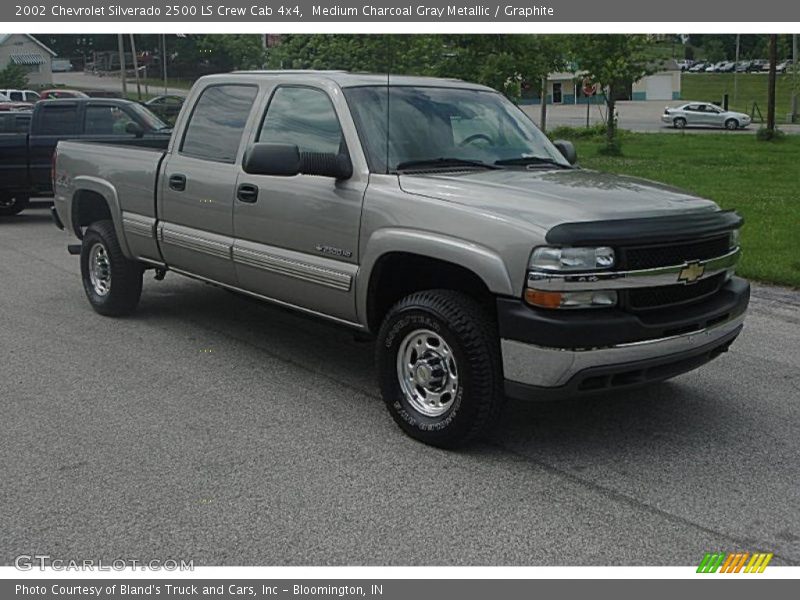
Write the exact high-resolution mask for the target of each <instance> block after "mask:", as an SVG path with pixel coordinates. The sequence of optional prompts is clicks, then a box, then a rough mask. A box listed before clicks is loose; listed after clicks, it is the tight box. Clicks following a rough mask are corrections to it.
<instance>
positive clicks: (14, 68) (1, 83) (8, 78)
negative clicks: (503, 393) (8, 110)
mask: <svg viewBox="0 0 800 600" xmlns="http://www.w3.org/2000/svg"><path fill="white" fill-rule="evenodd" d="M26 87H28V74H27V73H26V72H25V69H23V68H22V67H21V66H19V65H15V64H9V65H8V66H7V67H6V68H5V69H3V70H1V71H0V88H4V89H16V90H24V89H25V88H26Z"/></svg>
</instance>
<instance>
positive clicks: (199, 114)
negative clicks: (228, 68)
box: [179, 84, 258, 163]
mask: <svg viewBox="0 0 800 600" xmlns="http://www.w3.org/2000/svg"><path fill="white" fill-rule="evenodd" d="M257 95H258V87H257V86H254V85H247V84H222V85H211V86H209V87H207V88H206V89H204V90H203V91H202V92H201V94H200V97H199V98H198V100H197V102H196V103H195V105H194V107H193V108H192V113H191V115H190V116H189V122H188V124H187V125H186V129H185V131H184V134H183V139H182V140H181V145H180V149H179V152H180V153H181V154H183V155H185V156H190V157H192V158H200V159H204V160H211V161H216V162H224V163H233V162H235V161H236V154H237V152H238V151H239V144H240V143H241V140H242V135H243V134H244V129H245V125H246V124H247V119H248V117H249V116H250V111H251V110H252V108H253V103H254V102H255V99H256V96H257Z"/></svg>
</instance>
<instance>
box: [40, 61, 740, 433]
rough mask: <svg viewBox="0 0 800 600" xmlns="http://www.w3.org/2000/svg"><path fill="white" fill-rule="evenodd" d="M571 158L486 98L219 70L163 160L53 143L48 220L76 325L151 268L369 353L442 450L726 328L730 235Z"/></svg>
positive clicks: (413, 422)
mask: <svg viewBox="0 0 800 600" xmlns="http://www.w3.org/2000/svg"><path fill="white" fill-rule="evenodd" d="M575 161H576V157H575V151H574V149H573V148H572V146H571V145H570V144H569V143H568V142H555V143H551V142H550V141H549V140H548V139H547V137H546V136H545V135H543V134H542V133H541V132H540V131H539V130H538V129H537V128H536V127H535V126H534V125H533V123H532V122H531V121H530V120H529V119H528V118H527V117H526V116H525V115H524V113H522V112H521V111H520V110H519V109H518V108H517V107H515V106H514V105H513V104H512V103H510V102H509V101H508V100H506V99H505V98H504V97H503V96H502V95H501V94H498V93H497V92H495V91H493V90H491V89H489V88H486V87H483V86H479V85H473V84H470V83H465V82H461V81H455V80H441V79H428V78H417V77H400V76H398V77H391V79H390V80H389V85H387V78H386V76H385V75H363V74H351V73H345V72H313V71H304V72H300V71H295V72H292V71H277V72H266V71H261V72H240V73H232V74H227V75H212V76H208V77H203V78H202V79H200V80H198V82H197V83H196V84H195V86H194V88H193V89H192V91H191V93H190V95H189V98H188V99H187V102H186V104H185V105H184V109H183V110H182V111H181V113H180V115H179V117H178V120H177V123H176V126H175V130H174V133H173V135H172V138H171V141H170V144H169V148H168V149H167V151H166V152H161V151H156V150H153V149H148V148H137V147H123V146H114V145H107V144H102V145H99V144H93V143H85V142H62V143H60V144H59V146H58V149H57V158H56V163H55V171H54V179H55V207H56V211H57V212H56V213H54V216H55V219H56V222H57V224H59V225H61V226H62V227H64V228H65V229H66V230H67V231H69V232H70V236H72V235H74V236H77V238H79V239H80V245H78V244H77V243H72V244H68V247H69V248H70V249H71V251H72V252H73V253H78V252H79V253H80V261H81V273H82V278H83V285H84V288H85V291H86V295H87V296H88V298H89V302H90V303H91V305H92V306H93V307H94V308H95V310H96V311H97V312H99V313H101V314H104V315H111V316H117V315H124V314H127V313H130V312H131V311H132V310H134V308H135V307H136V305H137V303H138V301H139V297H140V294H141V290H142V275H143V271H144V270H145V269H148V268H152V269H156V271H157V276H163V274H164V273H165V272H166V271H167V270H170V271H174V272H176V273H181V274H184V275H188V276H191V277H194V278H197V279H200V280H203V281H207V282H211V283H213V284H216V285H220V286H224V287H226V288H229V289H231V290H234V291H238V292H243V293H246V294H250V295H252V296H255V297H257V298H262V299H265V300H269V301H273V302H277V303H279V304H281V305H284V306H289V307H292V308H295V309H298V310H301V311H304V312H306V313H309V314H312V315H316V316H318V317H322V318H326V319H331V320H333V321H336V322H338V323H341V324H344V325H346V326H349V327H352V328H353V329H355V330H360V331H362V332H364V333H367V334H371V335H374V336H375V338H376V342H375V347H376V350H375V352H376V364H377V371H378V377H379V383H380V389H381V393H382V395H383V398H384V399H385V402H386V405H387V407H388V410H389V412H390V413H391V415H392V416H393V417H394V419H395V421H396V422H397V423H398V425H399V426H400V427H401V428H402V429H403V430H405V431H406V432H407V433H408V434H409V435H411V436H413V437H415V438H417V439H419V440H422V441H424V442H426V443H429V444H433V445H437V446H442V447H454V446H458V445H461V444H464V443H465V442H467V441H468V440H470V439H472V438H474V437H475V436H476V435H477V434H479V433H480V432H481V431H483V430H484V429H485V428H486V427H487V425H488V424H489V423H491V421H492V419H493V418H494V417H495V416H496V415H497V413H498V411H499V410H500V407H501V405H502V402H503V399H504V398H505V397H506V396H511V397H517V398H546V397H553V396H556V397H557V396H561V395H573V394H581V393H585V392H597V391H599V390H614V389H619V388H624V387H628V386H634V385H641V384H644V383H648V382H652V381H658V380H663V379H666V378H669V377H672V376H674V375H677V374H679V373H683V372H685V371H688V370H690V369H693V368H695V367H697V366H699V365H701V364H703V363H705V362H707V361H709V360H711V359H713V358H714V357H716V356H717V355H719V354H720V353H722V352H724V351H725V350H727V349H728V347H729V346H730V344H731V343H732V342H733V340H734V339H735V338H736V336H737V335H738V334H739V332H740V331H741V329H742V323H743V319H744V313H745V310H746V307H747V304H748V300H749V291H750V290H749V284H748V283H747V282H746V281H744V280H743V279H740V278H738V277H735V276H734V275H733V272H734V268H735V265H736V262H737V260H738V258H739V252H740V250H739V244H738V235H737V234H738V230H739V228H740V226H741V224H742V220H741V218H740V217H739V216H738V215H737V214H736V213H735V212H732V211H723V210H720V209H719V207H718V206H717V205H716V204H714V202H712V201H710V200H706V199H702V198H698V197H696V196H693V195H690V194H688V193H685V192H682V191H680V190H677V189H674V188H670V187H667V186H664V185H660V184H657V183H653V182H648V181H642V180H637V179H633V178H629V177H620V176H612V175H608V174H602V173H598V172H593V171H589V170H584V169H581V168H578V167H576V166H575V165H574V163H575ZM62 224H63V225H62Z"/></svg>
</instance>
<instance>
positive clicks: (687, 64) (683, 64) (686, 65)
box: [676, 58, 695, 71]
mask: <svg viewBox="0 0 800 600" xmlns="http://www.w3.org/2000/svg"><path fill="white" fill-rule="evenodd" d="M676 64H677V65H678V66H679V67H680V69H681V71H688V70H689V69H690V68H691V67H692V66H693V65H694V64H695V63H694V61H693V60H690V59H688V58H687V59H685V60H679V61H677V62H676Z"/></svg>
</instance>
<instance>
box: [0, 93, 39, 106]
mask: <svg viewBox="0 0 800 600" xmlns="http://www.w3.org/2000/svg"><path fill="white" fill-rule="evenodd" d="M0 94H3V95H4V96H6V97H8V98H9V99H10V100H11V101H12V102H27V103H28V104H34V103H36V102H38V101H39V94H38V93H36V92H34V91H33V90H0Z"/></svg>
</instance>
